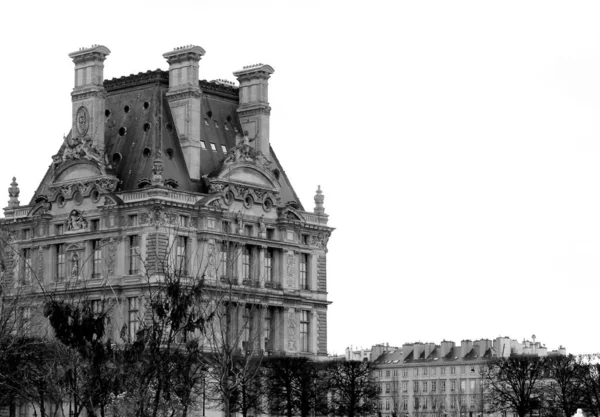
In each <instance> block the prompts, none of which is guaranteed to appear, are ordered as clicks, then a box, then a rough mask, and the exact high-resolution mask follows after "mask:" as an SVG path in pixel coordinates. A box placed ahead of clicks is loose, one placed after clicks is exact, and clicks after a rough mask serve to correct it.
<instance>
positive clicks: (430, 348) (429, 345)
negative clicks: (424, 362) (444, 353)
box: [424, 343, 435, 359]
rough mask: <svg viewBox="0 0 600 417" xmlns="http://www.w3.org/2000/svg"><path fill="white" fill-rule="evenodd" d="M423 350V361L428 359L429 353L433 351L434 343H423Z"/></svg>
mask: <svg viewBox="0 0 600 417" xmlns="http://www.w3.org/2000/svg"><path fill="white" fill-rule="evenodd" d="M424 350H425V359H427V358H428V357H429V355H431V352H433V351H434V350H435V343H425V345H424Z"/></svg>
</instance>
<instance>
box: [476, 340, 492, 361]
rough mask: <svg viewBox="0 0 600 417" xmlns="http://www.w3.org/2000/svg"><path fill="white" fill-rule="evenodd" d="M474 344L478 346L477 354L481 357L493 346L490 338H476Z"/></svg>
mask: <svg viewBox="0 0 600 417" xmlns="http://www.w3.org/2000/svg"><path fill="white" fill-rule="evenodd" d="M473 344H474V346H475V347H476V348H477V355H479V357H481V356H483V355H485V352H487V350H488V349H489V348H491V347H492V341H491V340H490V339H481V340H476V341H475V342H474V343H473Z"/></svg>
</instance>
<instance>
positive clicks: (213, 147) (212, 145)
mask: <svg viewBox="0 0 600 417" xmlns="http://www.w3.org/2000/svg"><path fill="white" fill-rule="evenodd" d="M210 149H212V150H213V151H215V152H216V151H217V145H215V144H214V143H212V142H211V143H210Z"/></svg>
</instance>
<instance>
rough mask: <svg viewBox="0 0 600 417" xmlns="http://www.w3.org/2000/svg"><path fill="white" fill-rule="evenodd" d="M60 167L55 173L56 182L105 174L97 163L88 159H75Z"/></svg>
mask: <svg viewBox="0 0 600 417" xmlns="http://www.w3.org/2000/svg"><path fill="white" fill-rule="evenodd" d="M60 168H61V169H60V170H59V171H57V172H56V173H55V175H54V182H67V181H73V180H80V179H82V178H88V177H97V176H100V175H103V172H102V171H101V170H100V168H99V167H98V166H97V165H96V164H94V163H93V162H90V161H86V160H75V161H72V162H69V163H65V164H63V165H62V166H61V167H60Z"/></svg>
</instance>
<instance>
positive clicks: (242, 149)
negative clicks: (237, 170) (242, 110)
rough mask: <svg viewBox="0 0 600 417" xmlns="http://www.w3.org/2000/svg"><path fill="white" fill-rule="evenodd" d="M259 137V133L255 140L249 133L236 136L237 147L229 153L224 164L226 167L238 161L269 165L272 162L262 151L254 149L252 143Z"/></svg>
mask: <svg viewBox="0 0 600 417" xmlns="http://www.w3.org/2000/svg"><path fill="white" fill-rule="evenodd" d="M257 137H258V132H256V135H255V136H254V137H253V138H249V137H248V132H245V133H244V135H241V134H240V133H238V134H236V135H235V146H234V147H233V148H231V149H229V152H227V156H226V157H225V160H224V161H223V163H224V164H225V165H228V164H231V163H232V162H237V161H247V162H254V163H256V164H259V165H263V166H266V165H269V164H270V163H271V161H269V160H268V159H267V158H266V157H265V156H264V155H263V154H262V152H260V151H257V150H256V149H254V147H253V146H252V145H250V143H251V142H254V141H255V140H256V138H257Z"/></svg>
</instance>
